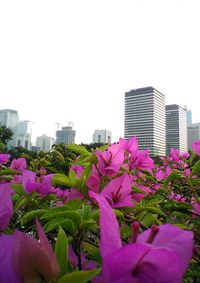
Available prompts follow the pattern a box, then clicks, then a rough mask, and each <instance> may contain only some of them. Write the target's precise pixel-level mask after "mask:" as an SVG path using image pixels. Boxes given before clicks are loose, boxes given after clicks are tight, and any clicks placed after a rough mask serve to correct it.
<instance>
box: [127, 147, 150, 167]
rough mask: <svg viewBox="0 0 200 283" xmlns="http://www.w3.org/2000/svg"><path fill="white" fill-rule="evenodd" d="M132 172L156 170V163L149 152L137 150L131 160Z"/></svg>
mask: <svg viewBox="0 0 200 283" xmlns="http://www.w3.org/2000/svg"><path fill="white" fill-rule="evenodd" d="M130 166H131V169H132V170H149V171H151V170H152V169H153V168H154V161H153V159H151V158H150V156H149V151H148V150H135V151H134V152H133V153H132V155H131V159H130Z"/></svg>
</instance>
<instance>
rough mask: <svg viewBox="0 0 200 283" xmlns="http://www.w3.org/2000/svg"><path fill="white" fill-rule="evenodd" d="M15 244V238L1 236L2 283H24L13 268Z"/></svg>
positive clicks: (0, 277)
mask: <svg viewBox="0 0 200 283" xmlns="http://www.w3.org/2000/svg"><path fill="white" fill-rule="evenodd" d="M14 245H15V242H14V238H13V236H8V235H1V236H0V279H1V280H0V282H1V283H23V282H22V281H21V280H20V277H19V276H18V275H17V273H16V271H15V269H14V266H13V248H14Z"/></svg>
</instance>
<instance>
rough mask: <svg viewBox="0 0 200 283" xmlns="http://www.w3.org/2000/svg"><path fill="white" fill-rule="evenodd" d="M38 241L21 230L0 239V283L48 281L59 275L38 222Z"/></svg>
mask: <svg viewBox="0 0 200 283" xmlns="http://www.w3.org/2000/svg"><path fill="white" fill-rule="evenodd" d="M37 230H38V236H39V242H38V241H36V240H35V239H34V238H33V237H31V236H29V235H26V234H25V233H22V232H20V231H17V230H16V231H15V232H14V234H13V235H9V236H8V235H1V236H0V262H1V264H0V279H1V283H31V282H34V283H37V282H43V280H44V281H45V282H47V281H48V282H49V281H51V280H53V279H55V278H56V277H57V275H58V274H59V271H60V269H59V265H58V263H57V259H56V256H55V254H54V252H53V249H52V247H51V245H50V243H49V241H48V239H47V237H46V235H45V234H44V232H43V230H42V227H41V226H40V224H39V222H38V221H37Z"/></svg>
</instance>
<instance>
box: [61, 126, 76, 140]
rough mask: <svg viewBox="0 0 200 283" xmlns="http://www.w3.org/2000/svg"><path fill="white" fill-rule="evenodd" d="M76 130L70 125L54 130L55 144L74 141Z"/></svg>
mask: <svg viewBox="0 0 200 283" xmlns="http://www.w3.org/2000/svg"><path fill="white" fill-rule="evenodd" d="M75 135H76V131H75V130H73V128H72V126H67V127H62V130H58V131H56V144H62V143H63V144H72V143H75Z"/></svg>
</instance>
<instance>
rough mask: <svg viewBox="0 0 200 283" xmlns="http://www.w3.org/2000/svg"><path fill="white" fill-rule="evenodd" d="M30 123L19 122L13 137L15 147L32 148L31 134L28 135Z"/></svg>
mask: <svg viewBox="0 0 200 283" xmlns="http://www.w3.org/2000/svg"><path fill="white" fill-rule="evenodd" d="M28 122H29V121H26V120H25V121H19V122H18V123H17V125H16V127H15V131H14V136H13V145H14V146H17V147H19V146H21V147H24V148H26V149H30V148H31V134H30V133H28Z"/></svg>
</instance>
